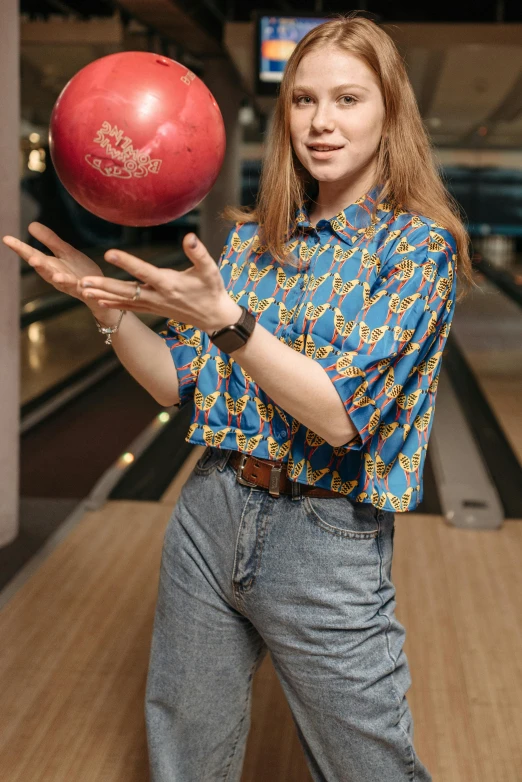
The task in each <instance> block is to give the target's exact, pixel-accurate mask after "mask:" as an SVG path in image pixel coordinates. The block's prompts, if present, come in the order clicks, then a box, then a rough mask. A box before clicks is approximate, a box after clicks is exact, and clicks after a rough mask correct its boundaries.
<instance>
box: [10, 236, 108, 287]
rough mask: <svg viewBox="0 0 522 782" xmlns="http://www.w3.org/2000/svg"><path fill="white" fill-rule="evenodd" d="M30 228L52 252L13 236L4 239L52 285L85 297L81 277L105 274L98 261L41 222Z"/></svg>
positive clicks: (36, 237)
mask: <svg viewBox="0 0 522 782" xmlns="http://www.w3.org/2000/svg"><path fill="white" fill-rule="evenodd" d="M28 230H29V233H30V234H31V236H34V238H35V239H38V241H39V242H41V243H42V244H44V245H45V246H46V247H48V248H49V250H50V251H51V252H52V253H53V254H52V255H45V254H44V253H43V252H40V250H37V249H35V248H34V247H31V246H30V245H28V244H26V243H25V242H22V241H20V239H17V238H16V237H14V236H4V237H3V240H2V241H3V242H4V244H5V245H7V247H9V248H10V249H11V250H14V252H15V253H17V254H18V255H19V256H20V258H22V259H23V260H24V261H27V263H28V264H29V265H30V266H32V267H33V269H35V271H37V272H38V274H39V275H40V277H42V279H44V280H45V281H46V282H48V283H50V284H51V285H53V286H54V287H55V288H56V290H58V291H61V292H62V293H68V294H69V296H74V297H75V298H76V299H80V300H81V301H85V298H84V297H85V290H84V289H83V288H82V286H81V285H80V281H81V279H82V277H85V275H87V274H95V275H97V276H100V277H103V272H102V270H101V269H100V267H99V266H98V264H96V263H94V261H91V259H90V258H88V257H87V256H86V255H84V253H82V252H80V251H79V250H76V249H75V248H74V247H72V246H71V245H70V244H68V243H67V242H64V241H63V240H62V239H60V237H59V236H57V234H55V233H54V231H51V229H50V228H47V226H45V225H42V223H31V224H30V225H29V228H28Z"/></svg>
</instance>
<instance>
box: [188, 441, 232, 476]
mask: <svg viewBox="0 0 522 782" xmlns="http://www.w3.org/2000/svg"><path fill="white" fill-rule="evenodd" d="M231 453H232V452H231V451H229V450H224V449H223V448H215V447H214V446H212V445H207V447H206V448H205V450H204V451H203V453H202V454H201V456H200V457H199V459H198V460H197V462H196V464H195V465H194V472H195V473H196V475H210V474H211V473H213V472H214V470H216V469H218V470H219V471H220V472H223V470H224V469H225V465H226V463H227V461H228V457H229V456H230V454H231Z"/></svg>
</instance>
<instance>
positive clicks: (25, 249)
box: [2, 236, 46, 265]
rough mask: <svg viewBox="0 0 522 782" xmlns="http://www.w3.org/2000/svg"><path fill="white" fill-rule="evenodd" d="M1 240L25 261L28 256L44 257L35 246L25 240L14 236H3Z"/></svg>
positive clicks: (39, 258)
mask: <svg viewBox="0 0 522 782" xmlns="http://www.w3.org/2000/svg"><path fill="white" fill-rule="evenodd" d="M2 241H3V243H4V244H5V245H6V246H7V247H9V249H10V250H13V251H14V252H15V253H16V254H17V255H19V256H20V258H22V259H23V260H24V261H27V262H28V263H29V259H30V258H35V259H38V260H41V259H43V258H45V257H46V256H45V255H44V254H43V253H42V252H40V250H37V249H36V248H35V247H31V246H30V245H29V244H26V243H25V242H21V241H20V239H17V238H16V236H4V237H3V238H2ZM31 265H32V264H31Z"/></svg>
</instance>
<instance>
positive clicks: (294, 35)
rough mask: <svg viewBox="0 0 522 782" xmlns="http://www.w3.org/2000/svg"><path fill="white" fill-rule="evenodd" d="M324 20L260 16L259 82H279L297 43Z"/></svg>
mask: <svg viewBox="0 0 522 782" xmlns="http://www.w3.org/2000/svg"><path fill="white" fill-rule="evenodd" d="M327 21H328V19H325V18H323V17H302V16H260V17H259V22H258V47H259V74H258V77H259V82H260V83H261V84H263V83H264V84H274V85H275V84H276V83H277V82H280V81H281V79H282V78H283V71H284V69H285V65H286V63H287V60H288V58H289V57H290V55H291V54H292V52H293V50H294V49H295V47H296V46H297V44H298V43H299V41H300V40H301V39H302V38H304V37H305V35H306V33H308V32H309V31H310V30H311V29H312V28H313V27H317V25H319V24H322V23H323V22H327ZM263 91H264V90H263ZM270 91H272V90H270Z"/></svg>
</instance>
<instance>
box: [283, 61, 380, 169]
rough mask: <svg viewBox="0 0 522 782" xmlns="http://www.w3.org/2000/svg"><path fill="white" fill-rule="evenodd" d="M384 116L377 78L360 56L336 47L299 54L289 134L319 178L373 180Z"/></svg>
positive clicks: (302, 160) (298, 155) (304, 162)
mask: <svg viewBox="0 0 522 782" xmlns="http://www.w3.org/2000/svg"><path fill="white" fill-rule="evenodd" d="M384 116H385V112H384V103H383V99H382V95H381V91H380V89H379V85H378V82H377V78H376V76H375V74H374V73H373V71H372V70H371V69H370V68H369V67H368V66H367V65H366V63H365V62H364V61H363V60H361V59H360V58H359V57H356V56H355V55H353V54H348V52H345V51H343V50H342V49H338V48H336V47H328V48H325V49H324V50H322V51H313V52H310V53H308V54H306V55H305V56H304V57H303V59H302V60H301V62H300V63H299V66H298V68H297V73H296V77H295V82H294V88H293V97H292V110H291V114H290V134H291V139H292V145H293V148H294V151H295V154H296V155H297V157H298V158H299V160H300V161H301V163H302V165H303V166H304V167H305V168H306V169H307V170H308V171H309V172H310V174H311V175H312V176H313V177H314V179H316V180H317V181H318V182H325V183H326V182H338V183H339V184H341V183H342V181H343V180H346V181H347V184H353V183H354V182H355V181H356V180H357V179H359V178H360V179H361V180H365V182H366V179H371V177H372V175H373V174H374V170H375V163H376V159H377V150H378V147H379V141H380V139H381V135H382V129H383V124H384ZM372 184H373V182H372Z"/></svg>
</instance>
